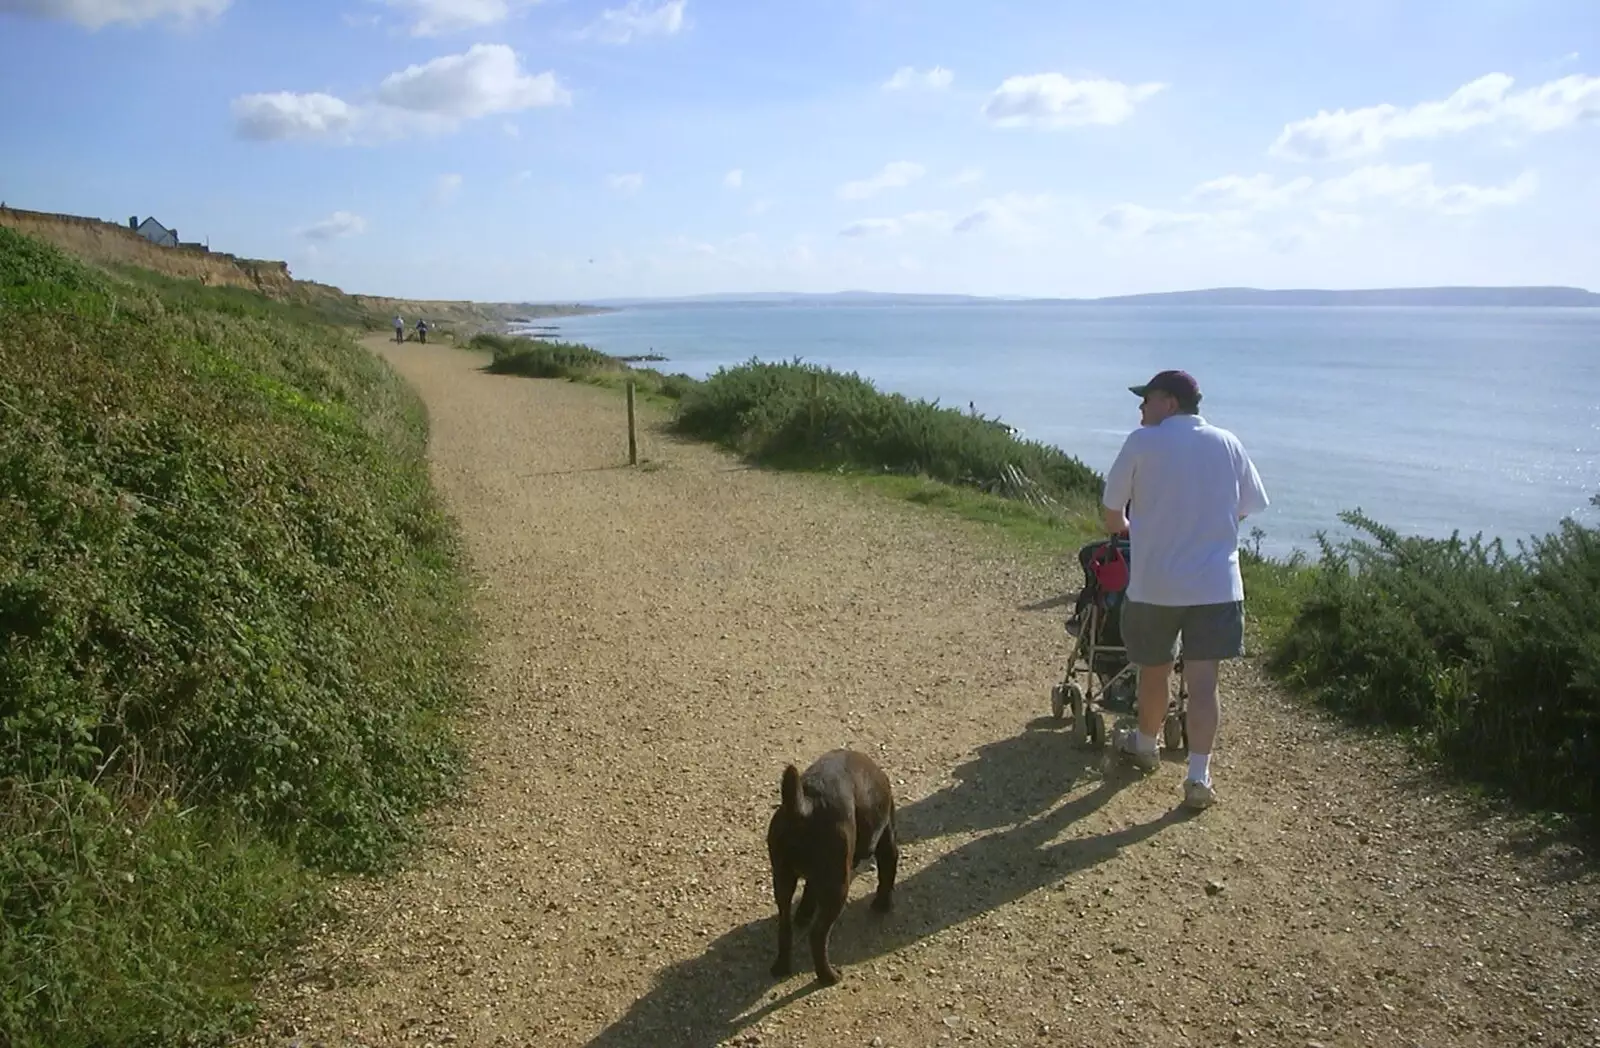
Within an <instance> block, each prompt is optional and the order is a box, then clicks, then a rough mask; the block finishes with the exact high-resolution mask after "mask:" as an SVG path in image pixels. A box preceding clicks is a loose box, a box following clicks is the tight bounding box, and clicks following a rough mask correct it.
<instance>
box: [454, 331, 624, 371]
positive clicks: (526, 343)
mask: <svg viewBox="0 0 1600 1048" xmlns="http://www.w3.org/2000/svg"><path fill="white" fill-rule="evenodd" d="M468 345H470V346H472V347H473V348H474V349H480V350H488V351H490V352H491V353H492V354H493V356H492V357H491V358H490V360H489V370H490V371H492V372H493V373H495V374H497V375H521V376H523V377H524V378H578V379H581V378H586V377H588V376H589V375H591V374H593V373H594V372H597V371H624V370H626V369H627V365H625V364H623V363H622V362H621V361H620V360H617V359H615V358H613V357H608V356H606V355H605V354H604V353H601V352H599V351H598V350H594V349H590V348H589V347H588V346H584V345H579V344H578V343H575V342H546V341H543V340H541V339H531V338H511V337H509V336H506V335H488V334H485V335H475V336H473V338H472V341H471V342H469V343H468Z"/></svg>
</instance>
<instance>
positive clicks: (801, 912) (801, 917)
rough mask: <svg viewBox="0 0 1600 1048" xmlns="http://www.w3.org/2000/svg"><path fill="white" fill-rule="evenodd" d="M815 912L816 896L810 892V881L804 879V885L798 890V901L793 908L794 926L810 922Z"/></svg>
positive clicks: (798, 926) (797, 926)
mask: <svg viewBox="0 0 1600 1048" xmlns="http://www.w3.org/2000/svg"><path fill="white" fill-rule="evenodd" d="M816 912H817V897H816V896H815V895H812V894H811V882H810V881H806V886H805V887H804V888H802V889H801V891H800V903H799V905H797V906H796V907H795V908H794V926H795V927H796V928H804V927H805V926H806V925H808V924H810V923H811V918H812V916H813V915H814V914H815V913H816Z"/></svg>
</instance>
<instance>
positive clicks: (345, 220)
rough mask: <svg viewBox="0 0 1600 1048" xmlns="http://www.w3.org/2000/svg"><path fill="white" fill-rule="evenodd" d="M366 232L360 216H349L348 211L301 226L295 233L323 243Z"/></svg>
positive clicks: (363, 220)
mask: <svg viewBox="0 0 1600 1048" xmlns="http://www.w3.org/2000/svg"><path fill="white" fill-rule="evenodd" d="M366 230H367V220H366V219H364V218H362V217H361V216H360V215H355V214H351V213H350V212H349V211H335V212H334V213H333V214H331V215H329V216H328V217H327V218H324V219H323V220H322V221H320V222H313V223H311V224H310V225H308V226H301V227H300V228H299V229H298V230H296V231H295V232H297V233H298V234H299V235H300V236H302V237H305V238H306V239H307V240H313V241H325V240H339V239H341V238H343V237H351V236H356V235H357V234H359V233H364V232H366Z"/></svg>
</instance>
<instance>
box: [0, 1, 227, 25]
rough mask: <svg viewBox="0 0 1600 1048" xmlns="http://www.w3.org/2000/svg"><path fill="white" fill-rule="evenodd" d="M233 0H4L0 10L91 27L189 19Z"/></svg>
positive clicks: (213, 13) (212, 14)
mask: <svg viewBox="0 0 1600 1048" xmlns="http://www.w3.org/2000/svg"><path fill="white" fill-rule="evenodd" d="M232 3H233V0H0V12H3V11H10V12H13V13H15V14H22V15H33V16H35V17H37V18H59V19H62V20H63V21H68V22H76V23H78V24H79V25H81V26H85V27H87V28H89V29H100V28H102V27H103V26H107V25H110V24H112V23H113V22H127V23H129V24H132V25H138V24H140V23H142V22H151V21H155V20H156V19H160V18H167V19H171V20H172V21H175V22H189V21H194V20H198V19H204V18H215V17H217V16H218V15H220V14H222V12H224V11H226V10H227V9H228V7H229V6H230V5H231V4H232Z"/></svg>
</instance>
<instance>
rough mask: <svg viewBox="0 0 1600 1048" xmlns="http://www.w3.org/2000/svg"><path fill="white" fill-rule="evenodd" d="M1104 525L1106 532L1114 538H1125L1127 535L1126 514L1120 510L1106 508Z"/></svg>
mask: <svg viewBox="0 0 1600 1048" xmlns="http://www.w3.org/2000/svg"><path fill="white" fill-rule="evenodd" d="M1105 524H1106V531H1108V532H1110V533H1111V534H1112V535H1114V536H1126V535H1127V534H1128V514H1127V513H1125V512H1124V511H1122V510H1120V509H1111V508H1110V507H1106V513H1105Z"/></svg>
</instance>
